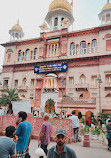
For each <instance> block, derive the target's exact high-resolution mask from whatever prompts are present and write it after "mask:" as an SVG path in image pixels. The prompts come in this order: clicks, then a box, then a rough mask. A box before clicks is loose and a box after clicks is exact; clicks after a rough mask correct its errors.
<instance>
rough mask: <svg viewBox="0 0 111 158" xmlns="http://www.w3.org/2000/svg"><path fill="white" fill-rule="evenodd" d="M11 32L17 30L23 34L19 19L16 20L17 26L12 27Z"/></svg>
mask: <svg viewBox="0 0 111 158" xmlns="http://www.w3.org/2000/svg"><path fill="white" fill-rule="evenodd" d="M11 30H18V31H21V32H23V30H22V27H21V26H20V25H19V19H18V20H17V24H16V25H14V26H12V28H11Z"/></svg>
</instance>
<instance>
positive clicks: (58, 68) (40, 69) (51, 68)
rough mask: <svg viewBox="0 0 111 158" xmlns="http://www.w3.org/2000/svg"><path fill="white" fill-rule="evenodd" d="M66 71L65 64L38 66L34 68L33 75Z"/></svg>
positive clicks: (66, 66)
mask: <svg viewBox="0 0 111 158" xmlns="http://www.w3.org/2000/svg"><path fill="white" fill-rule="evenodd" d="M67 69H68V64H67V63H59V64H50V65H38V66H35V67H34V73H49V72H65V71H67Z"/></svg>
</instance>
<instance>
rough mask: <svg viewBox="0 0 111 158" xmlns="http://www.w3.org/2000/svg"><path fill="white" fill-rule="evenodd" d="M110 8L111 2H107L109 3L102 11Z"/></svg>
mask: <svg viewBox="0 0 111 158" xmlns="http://www.w3.org/2000/svg"><path fill="white" fill-rule="evenodd" d="M108 9H111V3H107V4H106V5H105V6H104V7H103V8H102V11H104V10H108Z"/></svg>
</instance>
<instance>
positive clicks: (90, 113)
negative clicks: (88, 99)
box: [86, 111, 94, 125]
mask: <svg viewBox="0 0 111 158" xmlns="http://www.w3.org/2000/svg"><path fill="white" fill-rule="evenodd" d="M92 116H94V114H93V112H92V111H87V112H86V125H88V119H89V118H90V119H91V117H92Z"/></svg>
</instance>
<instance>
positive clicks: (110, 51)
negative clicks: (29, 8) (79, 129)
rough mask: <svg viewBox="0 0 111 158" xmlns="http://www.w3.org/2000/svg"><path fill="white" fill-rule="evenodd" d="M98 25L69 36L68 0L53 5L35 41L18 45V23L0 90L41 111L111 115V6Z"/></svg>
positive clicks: (7, 49) (71, 19)
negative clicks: (13, 91) (12, 90)
mask: <svg viewBox="0 0 111 158" xmlns="http://www.w3.org/2000/svg"><path fill="white" fill-rule="evenodd" d="M98 16H99V19H100V21H101V25H99V26H98V27H93V28H89V29H84V30H79V31H73V32H69V31H68V30H69V26H71V25H72V24H73V22H74V17H73V14H72V7H71V5H70V3H69V2H68V1H67V0H53V1H52V3H51V4H50V6H49V10H48V13H47V15H46V17H45V21H44V23H43V24H42V25H41V26H40V29H41V33H40V37H39V38H35V39H27V40H22V37H23V36H24V33H23V30H22V28H21V26H20V25H19V22H17V24H16V25H14V26H13V27H12V28H11V29H10V30H9V34H10V42H6V43H3V44H1V45H2V46H3V47H5V55H4V63H3V70H2V85H1V86H0V93H3V92H4V88H5V87H7V86H8V87H9V88H17V90H18V91H19V97H20V98H21V99H23V100H25V99H30V101H31V106H32V108H33V110H34V109H36V110H37V112H38V114H39V113H40V112H45V111H46V112H49V109H50V107H49V105H48V104H47V101H48V100H49V99H51V100H53V101H54V103H55V104H54V105H53V106H51V110H52V111H55V112H56V113H58V114H60V113H61V112H62V113H63V114H65V115H67V114H70V113H71V112H72V111H76V113H78V112H81V113H82V115H83V116H87V117H89V116H90V115H91V114H92V113H93V114H94V115H96V114H97V113H99V112H104V113H111V3H109V1H108V2H107V4H106V5H105V6H103V8H102V9H101V11H100V13H99V15H98Z"/></svg>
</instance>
